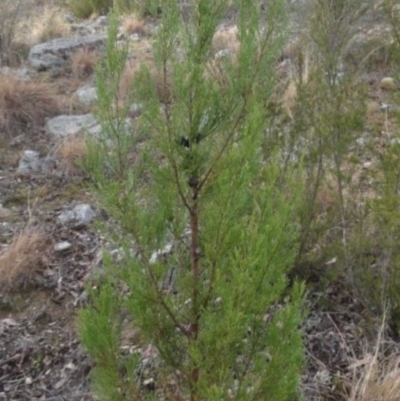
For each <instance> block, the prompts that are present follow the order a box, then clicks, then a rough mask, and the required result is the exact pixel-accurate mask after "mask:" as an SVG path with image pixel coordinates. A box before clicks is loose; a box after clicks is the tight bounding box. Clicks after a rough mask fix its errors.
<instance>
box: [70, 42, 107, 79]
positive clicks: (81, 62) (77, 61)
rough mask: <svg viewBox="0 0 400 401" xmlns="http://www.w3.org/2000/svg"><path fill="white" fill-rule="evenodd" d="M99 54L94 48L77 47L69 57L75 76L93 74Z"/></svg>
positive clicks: (83, 76) (81, 76) (80, 76)
mask: <svg viewBox="0 0 400 401" xmlns="http://www.w3.org/2000/svg"><path fill="white" fill-rule="evenodd" d="M99 61H100V56H99V54H98V52H97V51H96V50H90V49H88V48H82V49H78V50H77V51H76V52H75V53H74V54H73V55H72V57H71V61H70V63H71V64H70V66H71V71H72V75H73V76H74V77H75V78H85V77H88V76H89V75H91V74H93V72H94V70H95V67H96V65H97V64H98V62H99Z"/></svg>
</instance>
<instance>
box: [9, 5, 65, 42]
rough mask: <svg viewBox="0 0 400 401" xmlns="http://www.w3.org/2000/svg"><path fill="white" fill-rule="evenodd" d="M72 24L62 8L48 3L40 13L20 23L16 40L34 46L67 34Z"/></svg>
mask: <svg viewBox="0 0 400 401" xmlns="http://www.w3.org/2000/svg"><path fill="white" fill-rule="evenodd" d="M69 32H70V26H69V25H68V24H67V22H66V21H65V19H64V18H63V13H62V11H61V10H60V9H58V8H54V7H51V6H49V5H46V6H44V7H43V9H42V10H41V12H40V13H36V14H35V15H32V16H30V17H29V18H27V19H25V20H23V21H21V22H20V23H19V24H18V35H17V37H16V40H17V41H18V42H21V43H25V44H27V45H29V46H32V45H34V44H37V43H43V42H46V41H49V40H51V39H55V38H60V37H64V36H67V35H68V34H69Z"/></svg>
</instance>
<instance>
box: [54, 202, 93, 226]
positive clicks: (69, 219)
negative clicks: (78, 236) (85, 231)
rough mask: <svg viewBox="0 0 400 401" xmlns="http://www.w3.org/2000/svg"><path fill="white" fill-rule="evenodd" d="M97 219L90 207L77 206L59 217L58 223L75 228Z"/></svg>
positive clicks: (84, 205)
mask: <svg viewBox="0 0 400 401" xmlns="http://www.w3.org/2000/svg"><path fill="white" fill-rule="evenodd" d="M95 217H96V213H95V212H94V211H93V209H92V208H91V206H90V205H87V204H80V205H76V206H75V207H74V208H73V209H72V210H66V211H65V212H63V213H61V214H60V215H59V216H58V221H59V222H60V223H61V224H63V225H69V224H70V225H72V226H74V227H80V226H84V225H86V224H88V223H90V222H91V221H92V220H93V219H94V218H95Z"/></svg>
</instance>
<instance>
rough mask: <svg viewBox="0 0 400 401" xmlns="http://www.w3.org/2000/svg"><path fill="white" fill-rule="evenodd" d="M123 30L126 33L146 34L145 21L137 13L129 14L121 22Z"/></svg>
mask: <svg viewBox="0 0 400 401" xmlns="http://www.w3.org/2000/svg"><path fill="white" fill-rule="evenodd" d="M121 32H122V34H124V35H132V34H134V33H136V34H137V35H145V34H146V29H145V21H144V20H143V19H141V18H139V17H137V16H136V15H128V16H126V17H124V18H123V20H122V22H121Z"/></svg>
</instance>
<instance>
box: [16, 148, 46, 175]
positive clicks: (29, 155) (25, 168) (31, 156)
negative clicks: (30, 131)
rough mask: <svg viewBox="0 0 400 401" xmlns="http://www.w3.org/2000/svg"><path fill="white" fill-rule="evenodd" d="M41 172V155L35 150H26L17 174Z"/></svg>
mask: <svg viewBox="0 0 400 401" xmlns="http://www.w3.org/2000/svg"><path fill="white" fill-rule="evenodd" d="M40 170H41V168H40V160H39V153H38V152H35V151H34V150H25V152H24V154H23V155H22V157H21V159H20V161H19V164H18V169H17V172H18V173H20V174H27V173H38V172H39V171H40Z"/></svg>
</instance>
